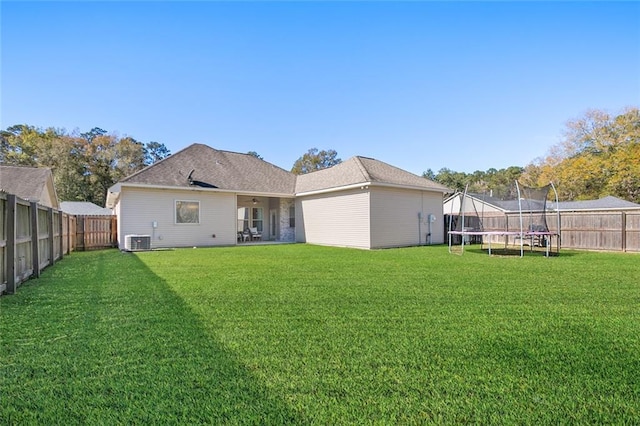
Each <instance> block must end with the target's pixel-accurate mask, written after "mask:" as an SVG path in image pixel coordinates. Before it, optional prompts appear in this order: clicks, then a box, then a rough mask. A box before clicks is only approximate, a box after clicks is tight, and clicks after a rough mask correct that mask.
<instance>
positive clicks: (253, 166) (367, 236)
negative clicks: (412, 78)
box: [107, 144, 449, 249]
mask: <svg viewBox="0 0 640 426" xmlns="http://www.w3.org/2000/svg"><path fill="white" fill-rule="evenodd" d="M448 191H449V190H448V189H447V188H445V187H444V186H442V185H440V184H438V183H435V182H432V181H430V180H428V179H424V178H422V177H419V176H416V175H414V174H411V173H409V172H407V171H404V170H401V169H398V168H397V167H393V166H391V165H389V164H386V163H384V162H381V161H378V160H375V159H372V158H366V157H353V158H350V159H349V160H347V161H345V162H343V163H340V164H338V165H336V166H334V167H331V168H329V169H325V170H320V171H317V172H314V173H309V174H306V175H301V176H297V175H294V174H292V173H290V172H288V171H286V170H284V169H281V168H279V167H277V166H275V165H273V164H271V163H268V162H266V161H264V160H262V159H259V158H257V157H255V156H252V155H249V154H240V153H236V152H230V151H221V150H216V149H213V148H211V147H209V146H206V145H203V144H193V145H190V146H188V147H187V148H185V149H183V150H182V151H179V152H177V153H175V154H173V155H171V156H169V157H167V158H165V159H163V160H161V161H159V162H157V163H155V164H153V165H151V166H148V167H147V168H145V169H143V170H141V171H140V172H138V173H135V174H133V175H131V176H129V177H127V178H125V179H123V180H122V181H120V182H118V183H117V184H115V185H114V186H112V187H111V188H110V189H109V192H108V194H107V207H108V208H113V209H114V212H115V214H116V215H117V216H118V240H119V241H120V245H121V248H123V246H124V241H125V237H126V236H127V235H149V236H150V237H151V246H152V247H154V248H155V247H189V246H215V245H234V244H242V243H244V241H245V238H242V235H239V233H242V231H244V230H245V229H247V228H256V229H257V230H258V231H259V232H260V234H261V239H262V240H268V241H282V242H306V243H311V244H321V245H330V246H344V247H357V248H363V249H374V248H384V247H399V246H411V245H419V244H426V243H432V244H437V243H443V242H444V231H443V226H442V220H443V213H442V198H443V194H445V193H446V192H448Z"/></svg>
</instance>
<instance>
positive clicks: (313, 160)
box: [291, 148, 342, 175]
mask: <svg viewBox="0 0 640 426" xmlns="http://www.w3.org/2000/svg"><path fill="white" fill-rule="evenodd" d="M341 162H342V160H341V159H340V158H338V153H337V152H336V151H335V150H333V149H329V150H322V151H318V148H311V149H310V150H309V151H307V153H306V154H304V155H303V156H302V157H300V158H298V159H297V160H296V162H295V163H294V164H293V168H292V169H291V172H292V173H295V174H297V175H302V174H305V173H310V172H315V171H317V170H322V169H326V168H329V167H331V166H335V165H336V164H340V163H341Z"/></svg>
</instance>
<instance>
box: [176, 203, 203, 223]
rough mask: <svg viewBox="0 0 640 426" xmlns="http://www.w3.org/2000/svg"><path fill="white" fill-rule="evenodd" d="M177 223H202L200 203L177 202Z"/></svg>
mask: <svg viewBox="0 0 640 426" xmlns="http://www.w3.org/2000/svg"><path fill="white" fill-rule="evenodd" d="M176 223H195V224H197V223H200V201H176Z"/></svg>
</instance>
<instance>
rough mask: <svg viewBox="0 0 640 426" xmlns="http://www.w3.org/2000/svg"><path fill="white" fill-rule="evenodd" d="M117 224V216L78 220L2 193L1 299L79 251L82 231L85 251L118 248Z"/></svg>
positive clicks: (0, 209) (0, 193)
mask: <svg viewBox="0 0 640 426" xmlns="http://www.w3.org/2000/svg"><path fill="white" fill-rule="evenodd" d="M78 221H80V222H81V223H82V227H81V228H78V226H77V223H78ZM116 221H117V219H116V217H115V216H95V217H80V218H78V217H76V216H70V215H67V214H65V213H63V212H61V211H58V210H54V209H52V208H50V207H45V206H41V205H39V204H37V203H35V202H29V201H27V200H22V199H20V198H18V197H16V196H15V195H12V194H7V193H4V192H0V295H1V294H3V293H15V292H16V290H17V288H18V287H19V286H20V284H21V283H23V282H24V281H26V280H28V279H29V278H31V277H34V278H37V277H38V276H39V275H40V271H41V270H42V269H44V268H46V267H47V266H49V265H53V264H54V263H55V262H56V261H57V260H59V259H62V257H63V256H64V255H66V254H69V253H71V252H72V251H74V250H76V248H77V246H76V241H77V237H78V235H77V234H78V229H81V230H82V232H81V233H80V240H81V241H82V244H81V248H82V249H96V248H104V247H115V246H117V237H116V235H117V234H116V229H117V222H116ZM85 225H86V232H85Z"/></svg>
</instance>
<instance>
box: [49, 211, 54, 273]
mask: <svg viewBox="0 0 640 426" xmlns="http://www.w3.org/2000/svg"><path fill="white" fill-rule="evenodd" d="M47 222H49V240H47V244H49V265H53V264H54V263H55V256H54V254H55V253H54V251H53V248H54V246H55V244H54V241H53V235H54V232H53V208H51V207H49V208H48V209H47Z"/></svg>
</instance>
